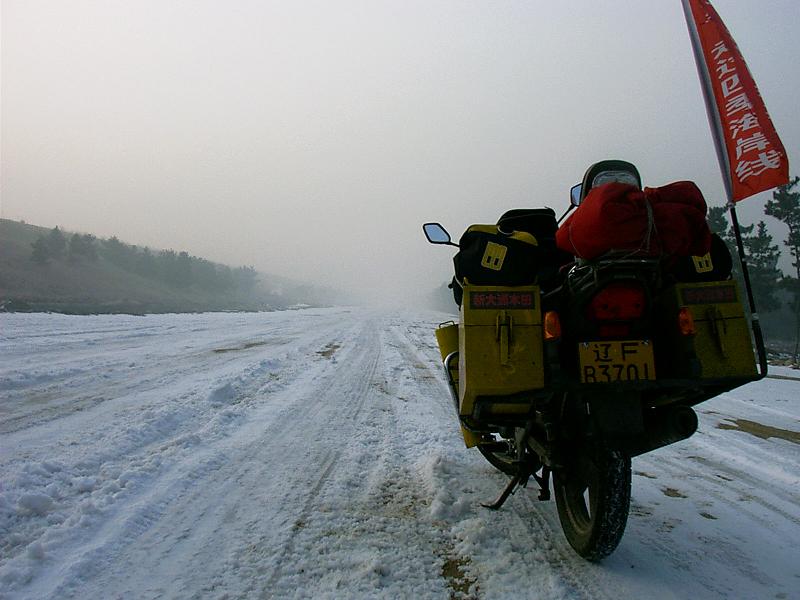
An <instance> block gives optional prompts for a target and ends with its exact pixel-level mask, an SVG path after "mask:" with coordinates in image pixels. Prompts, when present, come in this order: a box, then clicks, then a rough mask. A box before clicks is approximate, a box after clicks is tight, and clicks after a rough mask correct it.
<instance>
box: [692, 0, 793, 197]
mask: <svg viewBox="0 0 800 600" xmlns="http://www.w3.org/2000/svg"><path fill="white" fill-rule="evenodd" d="M682 1H683V9H684V13H685V14H686V23H687V25H688V26H689V35H690V37H691V39H692V47H693V48H694V53H695V60H696V62H697V70H698V73H699V74H700V81H701V83H702V87H703V95H704V96H705V100H706V109H707V111H708V117H709V121H710V122H711V129H712V131H713V133H714V142H715V144H716V147H717V154H718V156H719V161H720V166H721V167H722V170H723V172H724V174H725V176H726V182H725V184H726V187H727V190H728V196H729V199H730V200H733V201H734V202H738V201H740V200H744V199H745V198H748V197H750V196H752V195H753V194H757V193H758V192H763V191H764V190H768V189H771V188H774V187H776V186H779V185H785V184H787V183H789V159H788V157H787V156H786V151H785V150H784V148H783V144H782V143H781V140H780V138H779V137H778V133H777V132H776V131H775V127H774V126H773V124H772V120H771V119H770V118H769V114H767V108H766V106H764V101H763V100H762V99H761V94H759V92H758V88H757V87H756V84H755V81H753V76H752V75H750V70H749V69H748V68H747V64H746V63H745V62H744V58H742V55H741V53H740V52H739V48H738V47H737V46H736V42H734V41H733V38H732V37H731V34H730V33H729V32H728V29H727V28H726V27H725V24H724V23H723V22H722V19H720V18H719V15H718V14H717V11H715V10H714V7H713V6H711V2H709V1H708V0H682Z"/></svg>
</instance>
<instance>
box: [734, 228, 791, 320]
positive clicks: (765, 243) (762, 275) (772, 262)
mask: <svg viewBox="0 0 800 600" xmlns="http://www.w3.org/2000/svg"><path fill="white" fill-rule="evenodd" d="M745 229H746V230H747V233H746V234H745ZM752 231H753V225H751V226H750V227H747V228H742V242H743V243H744V247H745V252H746V253H747V269H748V273H749V274H750V284H751V285H752V287H753V294H754V295H755V297H756V302H757V306H758V309H759V310H760V311H764V312H769V311H772V310H778V309H779V308H780V307H781V302H780V300H778V297H777V295H776V294H777V291H778V288H779V287H780V282H781V277H782V275H783V273H781V271H780V269H778V259H779V258H780V251H779V250H778V246H777V245H774V244H773V243H772V236H771V235H769V234H768V233H767V225H766V224H765V223H764V221H759V222H758V229H757V233H756V234H755V235H753V233H752Z"/></svg>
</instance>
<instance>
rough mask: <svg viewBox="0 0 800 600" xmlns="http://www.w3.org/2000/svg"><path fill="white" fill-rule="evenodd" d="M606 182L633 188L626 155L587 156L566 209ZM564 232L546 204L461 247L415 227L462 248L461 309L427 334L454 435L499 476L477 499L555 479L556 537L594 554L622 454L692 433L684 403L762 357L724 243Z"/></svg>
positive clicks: (619, 508)
mask: <svg viewBox="0 0 800 600" xmlns="http://www.w3.org/2000/svg"><path fill="white" fill-rule="evenodd" d="M605 183H616V184H618V185H619V184H625V185H628V186H631V188H630V189H632V188H633V187H637V189H638V190H640V189H641V179H640V176H639V173H638V171H637V170H636V168H635V167H634V166H633V165H631V164H630V163H626V162H623V161H603V162H601V163H597V164H596V165H593V166H592V167H590V169H589V170H588V171H587V172H586V175H585V176H584V179H583V182H582V183H581V184H578V185H576V186H574V187H573V188H572V189H571V190H570V205H571V208H570V210H572V209H576V212H575V213H574V214H573V215H572V216H575V215H577V214H579V213H580V211H581V210H582V208H581V207H582V205H583V203H585V202H586V199H587V196H588V195H589V194H590V193H593V190H598V191H599V190H602V189H603V186H604V184H605ZM626 189H627V188H626ZM586 204H587V205H588V202H586ZM702 208H703V215H704V211H705V204H704V202H703V206H702ZM647 211H648V214H649V213H650V212H652V211H651V208H650V207H649V204H648V207H647ZM567 212H569V211H567ZM563 218H564V217H562V220H563ZM703 225H704V226H705V220H704V217H703ZM563 229H564V224H562V225H561V228H560V229H557V223H556V221H555V213H553V211H552V210H550V209H531V210H514V211H509V212H508V213H506V214H505V215H503V217H501V219H500V221H498V223H497V224H496V225H473V226H471V227H469V228H468V229H467V231H466V232H465V233H464V235H463V236H462V237H461V239H460V241H459V243H458V244H456V243H454V242H453V241H452V239H451V237H450V234H449V233H448V232H447V231H446V230H445V228H444V227H442V226H441V225H440V224H439V223H426V224H424V225H423V230H424V232H425V235H426V237H427V239H428V241H429V242H430V243H433V244H441V245H450V246H454V247H457V248H459V252H458V254H456V257H455V259H454V261H455V266H456V277H454V279H453V283H452V284H451V286H452V287H453V288H454V295H455V298H456V301H457V303H458V304H459V305H460V309H459V322H458V323H454V322H452V321H451V322H447V323H442V324H441V325H440V326H439V328H438V329H437V331H436V337H437V341H438V344H439V349H440V351H441V356H442V361H443V365H444V371H445V376H446V378H447V381H448V383H449V387H450V391H451V393H452V400H453V403H454V406H455V410H456V413H457V415H458V419H459V423H460V425H461V430H462V434H463V437H464V441H465V444H466V446H467V447H468V448H472V447H476V448H477V449H478V450H479V452H480V453H481V454H482V455H483V456H484V457H485V458H486V460H488V461H489V463H491V464H492V465H493V466H494V467H495V468H497V469H498V470H500V471H501V472H503V473H505V474H506V475H508V476H509V477H510V481H509V483H508V485H507V486H506V487H505V489H504V490H503V491H502V493H501V494H500V496H499V497H498V498H497V499H496V500H495V501H494V502H491V503H488V504H484V506H485V507H487V508H489V509H492V510H498V509H500V508H501V507H502V506H503V504H504V503H505V502H506V500H507V499H508V498H509V496H510V495H511V494H512V493H514V492H515V491H516V489H517V488H518V487H525V486H526V485H527V483H528V482H529V481H530V479H531V478H532V479H533V480H534V481H535V482H536V484H537V485H538V488H539V493H538V498H539V499H540V500H549V499H550V498H551V487H552V495H554V496H555V502H556V507H557V511H558V516H559V521H560V523H561V526H562V529H563V532H564V534H565V536H566V539H567V541H568V542H569V544H570V545H571V546H572V548H573V549H574V550H575V551H576V552H577V553H578V554H579V555H580V556H582V557H584V558H586V559H588V560H590V561H598V560H600V559H602V558H604V557H606V556H608V555H609V554H611V553H612V552H613V551H614V550H615V549H616V547H617V546H618V544H619V543H620V540H621V539H622V535H623V533H624V531H625V526H626V523H627V519H628V512H629V508H630V498H631V459H632V458H633V457H636V456H639V455H641V454H644V453H647V452H652V451H653V450H656V449H658V448H661V447H664V446H667V445H669V444H673V443H676V442H679V441H681V440H685V439H687V438H689V437H690V436H691V435H692V434H694V433H695V431H696V430H697V426H698V420H697V414H696V413H695V411H694V409H693V407H694V406H695V405H697V404H698V403H701V402H704V401H706V400H708V399H710V398H713V397H714V396H717V395H718V394H720V393H723V392H725V391H728V390H731V389H734V388H736V387H738V386H741V385H744V384H746V383H749V382H751V381H755V380H757V379H760V378H762V377H763V376H765V375H766V354H765V352H764V349H763V344H762V345H759V344H758V338H756V346H757V348H756V349H757V350H758V359H759V367H760V369H758V370H757V368H756V357H755V354H754V350H753V341H752V339H751V335H750V330H749V328H748V322H747V317H746V315H745V309H744V304H743V302H742V296H741V293H740V290H739V286H738V284H737V282H736V281H735V280H734V279H733V278H731V275H730V260H731V259H730V254H729V253H728V252H727V249H726V248H725V246H724V244H722V245H721V246H720V245H719V243H717V244H712V250H711V252H709V253H708V254H706V255H704V256H693V257H691V256H685V257H680V258H678V259H677V260H676V258H675V257H674V256H673V257H665V256H664V255H661V254H657V253H656V254H653V253H649V254H648V253H642V252H631V251H623V252H614V251H611V252H607V253H604V254H602V255H600V256H597V257H594V258H591V259H586V258H576V257H574V256H569V255H566V254H565V253H564V252H563V251H562V250H559V249H558V248H557V246H556V243H555V237H557V235H558V232H559V231H563ZM726 253H727V256H726ZM715 263H716V265H717V266H715ZM686 265H689V266H690V267H689V268H688V269H687V268H686ZM719 265H722V268H719ZM551 483H552V485H551Z"/></svg>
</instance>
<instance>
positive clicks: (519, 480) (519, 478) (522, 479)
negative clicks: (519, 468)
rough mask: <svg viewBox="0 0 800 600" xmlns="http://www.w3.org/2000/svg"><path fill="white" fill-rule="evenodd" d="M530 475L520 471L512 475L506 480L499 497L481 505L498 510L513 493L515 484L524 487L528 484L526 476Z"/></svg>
mask: <svg viewBox="0 0 800 600" xmlns="http://www.w3.org/2000/svg"><path fill="white" fill-rule="evenodd" d="M529 477H530V474H529V473H526V472H522V473H520V474H519V475H516V476H514V478H513V479H512V480H511V481H509V482H508V485H507V486H506V489H504V490H503V493H502V494H500V497H499V498H497V500H495V501H494V502H492V503H491V504H483V503H481V506H482V507H484V508H488V509H489V510H500V508H501V507H502V506H503V504H505V503H506V500H508V497H509V496H510V495H511V494H513V493H514V492H515V491H516V490H517V486H522V487H525V486H526V485H528V478H529Z"/></svg>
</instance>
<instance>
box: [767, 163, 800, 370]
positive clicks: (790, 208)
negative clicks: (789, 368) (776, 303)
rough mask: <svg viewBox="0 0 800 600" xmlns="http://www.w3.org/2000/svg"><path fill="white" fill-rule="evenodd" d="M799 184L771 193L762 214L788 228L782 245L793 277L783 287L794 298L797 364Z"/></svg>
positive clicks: (799, 337) (795, 181)
mask: <svg viewBox="0 0 800 600" xmlns="http://www.w3.org/2000/svg"><path fill="white" fill-rule="evenodd" d="M798 182H800V177H795V178H794V179H793V180H791V181H790V182H789V183H788V185H782V186H781V187H779V188H778V189H777V190H775V191H774V192H773V193H772V200H769V201H767V204H766V206H765V208H764V212H765V213H766V214H768V215H770V216H771V217H775V218H776V219H778V220H779V221H781V222H783V223H784V225H786V226H787V227H788V228H789V236H788V237H787V238H786V240H785V241H784V243H785V244H786V245H787V246H788V247H789V253H790V254H791V256H792V259H793V262H792V266H793V267H794V268H795V275H794V277H788V276H787V277H785V278H784V285H785V286H786V287H787V289H789V291H790V292H791V294H792V295H793V297H794V302H793V304H794V318H795V344H794V357H793V361H794V363H795V364H797V358H798V353H799V352H800V191H792V190H793V189H794V188H796V187H797V184H798Z"/></svg>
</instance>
